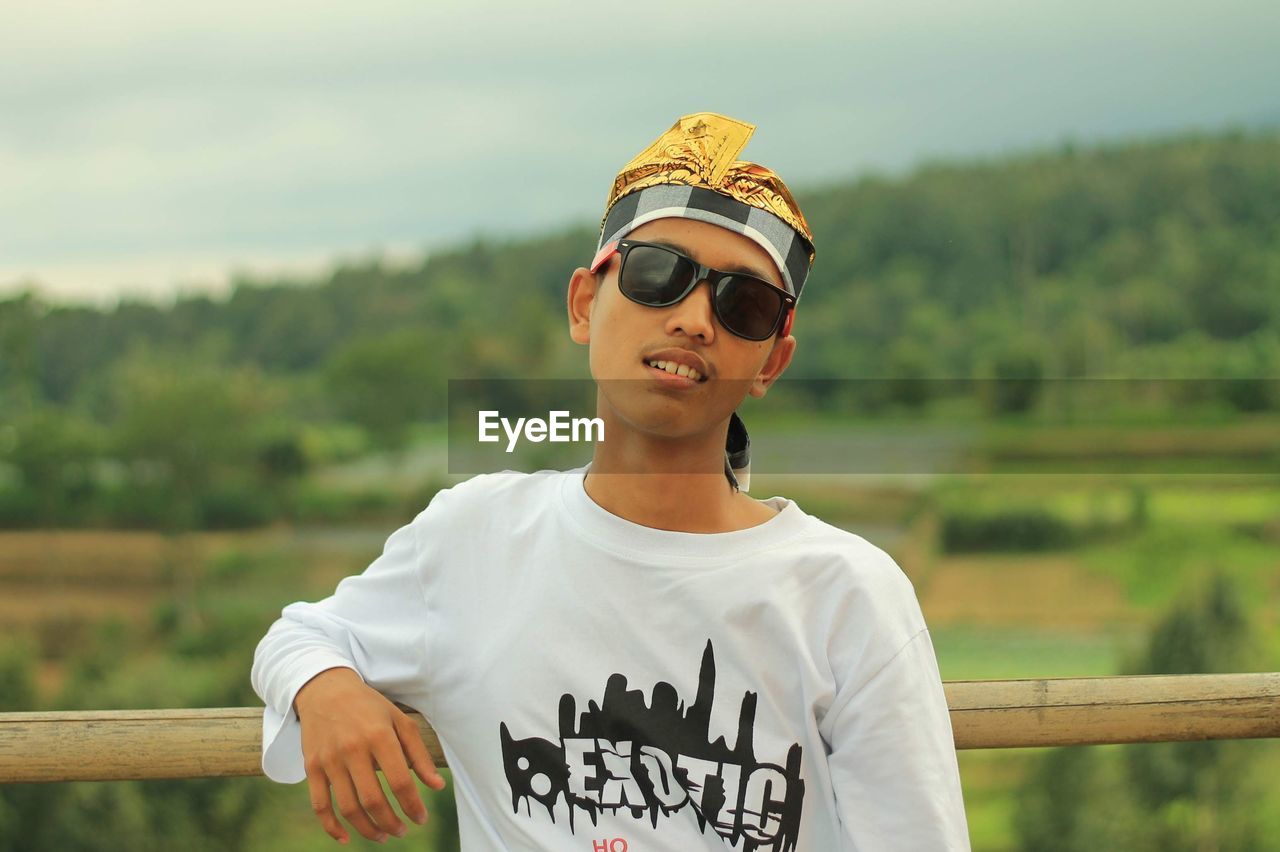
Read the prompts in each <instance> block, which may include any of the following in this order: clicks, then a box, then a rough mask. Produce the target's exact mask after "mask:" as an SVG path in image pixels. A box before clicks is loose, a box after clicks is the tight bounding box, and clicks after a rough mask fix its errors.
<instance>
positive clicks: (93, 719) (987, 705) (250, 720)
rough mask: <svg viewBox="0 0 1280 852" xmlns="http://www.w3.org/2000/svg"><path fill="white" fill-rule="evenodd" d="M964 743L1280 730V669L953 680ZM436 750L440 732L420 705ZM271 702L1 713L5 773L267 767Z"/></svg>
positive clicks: (148, 775)
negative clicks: (265, 705)
mask: <svg viewBox="0 0 1280 852" xmlns="http://www.w3.org/2000/svg"><path fill="white" fill-rule="evenodd" d="M943 687H944V689H945V691H946V695H947V705H948V706H949V707H950V709H951V727H952V730H953V732H954V734H955V742H956V748H958V749H977V748H1022V747H1030V746H1061V745H1100V744H1104V743H1147V742H1177V741H1184V740H1210V739H1248V738H1258V737H1280V672H1262V673H1249V674H1220V675H1146V676H1136V677H1094V678H1049V679H1041V680H987V681H948V682H946V683H944V684H943ZM401 706H402V708H403V709H405V710H406V711H409V712H410V717H411V718H413V719H414V720H415V721H416V722H417V723H418V728H419V730H420V731H421V732H422V734H423V740H424V742H425V743H426V744H427V749H428V751H430V752H431V756H432V758H433V759H434V760H435V761H436V764H437V765H438V766H443V765H445V760H444V754H443V753H442V752H441V750H440V743H439V740H438V739H437V738H436V736H435V732H434V731H432V730H431V727H430V726H429V725H428V724H427V721H426V720H425V719H424V718H423V717H422V716H421V715H419V714H418V713H416V712H414V711H412V710H410V708H407V707H403V705H401ZM262 712H263V711H262V708H260V707H258V708H254V707H216V708H210V709H197V710H94V711H59V712H41V713H0V783H10V782H32V781H119V780H137V779H152V778H212V777H226V776H250V775H261V774H262V768H261V753H262Z"/></svg>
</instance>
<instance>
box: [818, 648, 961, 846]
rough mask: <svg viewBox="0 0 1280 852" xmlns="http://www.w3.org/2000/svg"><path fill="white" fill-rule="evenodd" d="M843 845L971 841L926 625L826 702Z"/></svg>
mask: <svg viewBox="0 0 1280 852" xmlns="http://www.w3.org/2000/svg"><path fill="white" fill-rule="evenodd" d="M832 712H833V713H834V714H835V716H834V719H833V721H832V726H831V741H830V747H831V752H830V755H829V756H828V760H829V762H830V769H831V781H832V785H833V787H834V790H835V797H836V808H837V810H838V812H839V814H840V820H841V824H842V826H843V845H842V846H841V849H842V850H844V852H872V850H874V852H889V850H902V852H944V850H945V852H954V850H963V852H968V850H969V848H970V847H969V831H968V825H967V822H966V819H965V812H964V800H963V796H962V793H961V787H960V770H959V764H958V762H957V760H956V750H955V740H954V737H953V734H952V731H951V716H950V711H949V710H948V708H947V700H946V695H945V693H944V692H943V689H942V677H941V674H940V673H939V671H938V663H937V659H936V657H935V655H934V651H933V643H932V642H931V641H930V639H929V631H928V630H927V629H921V630H920V631H919V632H917V633H916V634H915V635H914V636H913V637H912V638H911V639H910V640H909V641H908V642H907V644H906V645H905V646H903V647H902V649H901V650H899V651H898V653H897V654H895V655H894V656H893V657H892V658H891V659H890V660H889V661H888V662H887V663H885V664H884V666H883V667H881V669H880V670H879V671H878V672H876V673H875V674H873V675H872V676H871V677H870V678H869V679H868V680H867V681H866V682H865V683H863V684H862V685H861V686H860V687H858V688H857V689H856V691H855V692H853V693H852V694H851V695H847V696H838V697H837V701H836V703H835V705H834V706H833V708H832Z"/></svg>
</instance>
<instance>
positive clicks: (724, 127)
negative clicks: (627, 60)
mask: <svg viewBox="0 0 1280 852" xmlns="http://www.w3.org/2000/svg"><path fill="white" fill-rule="evenodd" d="M755 129H756V127H755V125H754V124H748V123H746V122H745V121H737V120H736V119H732V118H729V117H727V116H723V115H719V114H717V113H714V112H697V113H693V114H692V115H686V116H684V117H682V118H680V119H679V120H678V121H676V123H675V124H673V125H672V126H671V129H670V130H668V131H667V132H666V133H663V134H662V135H661V136H659V137H658V138H657V139H655V140H654V141H653V143H652V144H651V145H650V146H649V147H648V148H645V149H644V150H643V151H641V152H640V153H639V154H638V155H636V157H635V158H634V159H632V160H631V162H629V163H627V164H626V165H625V166H623V167H622V171H620V172H618V176H617V177H616V178H614V181H613V187H612V188H611V189H610V190H609V198H608V201H607V202H606V203H605V219H607V218H608V215H609V210H610V209H611V208H612V207H613V205H614V203H615V202H617V200H618V199H620V198H622V197H623V196H624V195H629V194H630V193H632V192H636V191H637V190H641V189H645V188H646V187H650V186H658V185H661V184H677V185H685V186H700V187H705V188H707V189H710V190H714V191H715V192H719V193H721V194H723V195H727V196H729V197H730V198H733V199H736V200H737V201H740V202H742V203H743V204H747V205H750V206H751V207H758V208H760V209H761V210H765V211H768V212H769V213H772V214H773V215H775V216H777V217H778V218H779V219H781V220H782V221H783V222H786V223H787V224H788V225H790V226H791V227H792V228H794V229H795V231H796V232H797V233H799V234H800V235H801V236H802V237H804V238H805V240H806V241H807V242H808V243H809V245H810V246H812V245H813V234H812V233H811V232H810V230H809V223H808V222H806V221H805V218H804V214H802V213H801V212H800V206H799V205H798V204H796V200H795V199H794V198H793V197H792V196H791V191H790V190H788V189H787V186H786V184H784V183H783V182H782V178H780V177H778V176H777V175H776V174H775V173H774V172H773V171H771V170H770V169H767V168H765V167H764V166H761V165H757V164H756V163H748V162H743V161H741V160H736V159H735V158H736V157H737V156H738V154H739V153H740V152H741V151H742V149H743V148H744V147H746V144H747V140H748V139H750V138H751V134H752V133H754V132H755ZM604 221H605V220H604V219H602V220H601V226H602V227H603V225H604ZM812 260H813V258H812V256H810V258H809V261H810V262H812Z"/></svg>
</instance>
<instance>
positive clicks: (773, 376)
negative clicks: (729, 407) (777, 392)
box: [748, 334, 796, 399]
mask: <svg viewBox="0 0 1280 852" xmlns="http://www.w3.org/2000/svg"><path fill="white" fill-rule="evenodd" d="M795 352H796V339H795V338H794V337H792V336H791V335H789V334H788V335H783V336H779V337H776V338H774V342H773V350H772V351H770V352H769V357H768V358H766V359H765V362H764V366H763V367H761V368H760V372H758V373H756V376H755V378H754V379H752V380H751V390H749V391H748V393H750V394H751V395H752V396H754V397H755V398H756V399H760V398H762V397H763V396H764V395H765V394H766V393H768V392H769V386H770V385H772V384H773V383H774V381H776V380H777V378H778V377H779V376H781V375H782V374H783V372H785V371H786V369H787V367H788V366H789V365H790V364H791V356H792V355H794V354H795Z"/></svg>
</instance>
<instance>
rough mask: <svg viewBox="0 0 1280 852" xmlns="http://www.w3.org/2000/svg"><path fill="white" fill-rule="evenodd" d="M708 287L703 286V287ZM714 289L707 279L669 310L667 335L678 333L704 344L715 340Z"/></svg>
mask: <svg viewBox="0 0 1280 852" xmlns="http://www.w3.org/2000/svg"><path fill="white" fill-rule="evenodd" d="M704 284H705V285H706V286H703V285H704ZM712 295H713V293H712V287H711V284H710V283H708V282H707V281H706V280H705V279H704V280H702V281H699V282H698V283H697V284H696V285H695V286H694V288H693V292H691V293H690V294H689V295H687V296H685V297H684V298H683V299H681V300H680V301H679V302H677V303H676V304H674V305H672V306H671V307H670V308H669V310H670V311H671V314H670V315H669V316H668V317H667V333H668V334H672V335H674V334H675V333H676V332H677V331H679V332H683V333H685V334H686V335H688V336H689V337H697V338H699V339H701V340H702V342H703V343H710V342H711V341H712V340H714V339H715V334H716V331H715V322H716V320H715V311H714V310H713V309H712V306H711V299H712Z"/></svg>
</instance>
